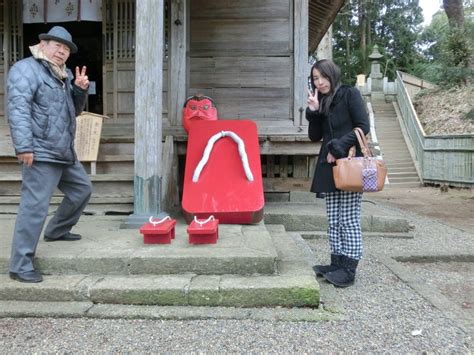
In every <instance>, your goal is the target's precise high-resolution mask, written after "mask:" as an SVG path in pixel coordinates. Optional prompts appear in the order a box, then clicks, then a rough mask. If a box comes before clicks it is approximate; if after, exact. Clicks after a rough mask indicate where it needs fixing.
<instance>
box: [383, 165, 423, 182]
mask: <svg viewBox="0 0 474 355" xmlns="http://www.w3.org/2000/svg"><path fill="white" fill-rule="evenodd" d="M388 178H389V179H390V180H392V179H401V178H418V174H417V173H416V170H413V171H393V170H391V169H390V168H389V171H388Z"/></svg>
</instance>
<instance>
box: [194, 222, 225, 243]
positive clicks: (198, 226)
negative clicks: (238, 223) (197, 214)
mask: <svg viewBox="0 0 474 355" xmlns="http://www.w3.org/2000/svg"><path fill="white" fill-rule="evenodd" d="M187 231H188V235H189V244H216V243H217V239H219V220H218V219H215V218H214V217H213V216H211V217H209V218H208V219H207V220H198V219H197V218H194V221H192V222H191V224H190V225H189V226H188V229H187Z"/></svg>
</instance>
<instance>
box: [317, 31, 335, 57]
mask: <svg viewBox="0 0 474 355" xmlns="http://www.w3.org/2000/svg"><path fill="white" fill-rule="evenodd" d="M316 52H317V55H316V57H317V58H318V60H320V59H329V60H332V25H331V26H330V27H329V29H328V30H327V32H326V34H325V35H324V37H323V39H322V40H321V42H319V45H318V48H317V49H316Z"/></svg>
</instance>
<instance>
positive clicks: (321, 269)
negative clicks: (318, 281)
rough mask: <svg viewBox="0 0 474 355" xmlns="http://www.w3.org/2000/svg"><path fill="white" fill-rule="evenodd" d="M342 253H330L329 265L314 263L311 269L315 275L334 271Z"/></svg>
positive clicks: (338, 266)
mask: <svg viewBox="0 0 474 355" xmlns="http://www.w3.org/2000/svg"><path fill="white" fill-rule="evenodd" d="M341 256H342V255H336V254H331V265H314V266H313V270H314V272H315V273H316V276H324V274H326V273H328V272H331V271H336V270H337V269H339V268H340V267H341V266H340V258H341Z"/></svg>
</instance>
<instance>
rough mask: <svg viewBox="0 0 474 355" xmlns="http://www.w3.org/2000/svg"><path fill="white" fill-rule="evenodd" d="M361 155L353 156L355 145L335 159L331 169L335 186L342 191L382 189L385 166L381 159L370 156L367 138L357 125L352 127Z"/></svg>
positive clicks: (385, 172)
mask: <svg viewBox="0 0 474 355" xmlns="http://www.w3.org/2000/svg"><path fill="white" fill-rule="evenodd" d="M354 132H355V134H356V137H357V140H358V142H359V145H360V148H361V150H362V154H363V155H364V156H363V157H355V147H351V149H349V154H348V156H347V158H341V159H337V160H336V165H335V166H333V168H332V171H333V175H334V184H335V185H336V188H337V189H339V190H342V191H353V192H375V191H380V190H382V189H383V186H384V184H385V178H386V177H387V167H386V166H385V163H384V162H383V160H381V159H377V158H375V157H373V156H372V153H371V151H370V149H369V146H368V143H367V138H366V137H365V135H364V132H363V131H362V129H360V128H359V127H356V128H354Z"/></svg>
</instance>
